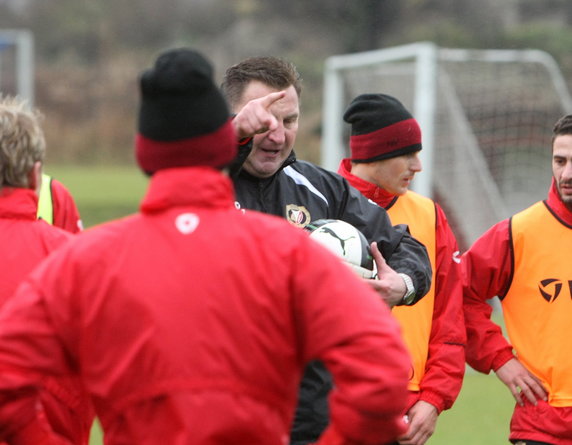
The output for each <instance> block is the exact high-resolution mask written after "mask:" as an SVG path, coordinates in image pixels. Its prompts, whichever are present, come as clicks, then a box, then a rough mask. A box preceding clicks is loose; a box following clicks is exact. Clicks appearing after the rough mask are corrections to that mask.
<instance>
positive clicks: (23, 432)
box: [0, 282, 69, 445]
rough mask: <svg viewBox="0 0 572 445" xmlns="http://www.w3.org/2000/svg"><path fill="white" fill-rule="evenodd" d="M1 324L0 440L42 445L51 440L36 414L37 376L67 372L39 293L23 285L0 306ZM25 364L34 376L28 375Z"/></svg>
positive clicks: (38, 412) (39, 384)
mask: <svg viewBox="0 0 572 445" xmlns="http://www.w3.org/2000/svg"><path fill="white" fill-rule="evenodd" d="M0 324H1V326H2V329H1V330H0V340H1V341H0V440H6V439H8V438H9V440H10V443H18V444H30V445H31V444H36V443H46V444H47V443H51V442H50V441H49V440H50V436H53V437H54V439H53V440H54V441H56V440H57V437H56V435H55V433H53V431H52V430H51V428H50V426H49V425H48V423H47V422H46V417H45V415H44V412H43V411H42V410H39V409H38V406H39V404H38V401H39V400H40V388H41V387H42V385H43V381H44V380H43V377H42V374H43V373H47V372H48V370H49V371H53V370H58V371H59V372H60V373H61V374H66V373H69V370H67V369H66V366H65V364H66V363H67V360H66V356H65V352H64V351H63V349H62V348H61V346H60V345H59V344H58V341H57V335H56V333H55V332H54V330H53V328H52V325H51V323H50V317H49V315H48V313H47V311H46V307H45V305H44V302H43V300H42V298H41V296H40V292H38V291H37V290H36V289H35V288H34V287H33V286H32V285H31V284H29V283H28V282H24V284H23V285H22V286H20V287H19V289H18V291H17V292H16V293H15V295H14V297H13V298H11V299H10V300H9V301H8V302H7V303H6V305H5V306H4V307H3V310H2V312H1V314H0ZM30 361H31V362H33V363H34V365H35V366H34V368H33V369H34V370H35V371H36V372H31V369H32V368H31V367H30ZM54 443H58V442H54Z"/></svg>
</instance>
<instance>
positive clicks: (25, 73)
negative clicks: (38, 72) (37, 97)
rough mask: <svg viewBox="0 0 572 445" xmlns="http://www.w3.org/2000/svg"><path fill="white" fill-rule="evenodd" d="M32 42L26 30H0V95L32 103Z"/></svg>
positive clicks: (30, 35)
mask: <svg viewBox="0 0 572 445" xmlns="http://www.w3.org/2000/svg"><path fill="white" fill-rule="evenodd" d="M33 52H34V42H33V38H32V34H31V33H30V32H29V31H27V30H12V29H7V30H3V29H0V93H1V94H2V95H10V96H16V95H17V96H20V97H21V98H22V99H25V100H27V101H28V103H29V104H30V105H33V102H34V56H33Z"/></svg>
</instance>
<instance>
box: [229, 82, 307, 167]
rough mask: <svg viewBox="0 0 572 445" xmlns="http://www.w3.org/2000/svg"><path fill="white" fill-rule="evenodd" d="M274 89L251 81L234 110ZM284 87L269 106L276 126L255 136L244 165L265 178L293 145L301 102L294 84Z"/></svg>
mask: <svg viewBox="0 0 572 445" xmlns="http://www.w3.org/2000/svg"><path fill="white" fill-rule="evenodd" d="M276 91H279V90H275V89H274V88H271V87H269V86H268V85H265V84H263V83H262V82H258V81H253V82H251V83H250V84H249V85H248V86H247V87H246V89H245V90H244V94H243V95H242V100H241V101H240V103H238V104H237V106H236V107H234V110H233V111H234V112H238V111H239V110H240V109H242V107H244V105H246V104H247V103H248V102H249V101H251V100H253V99H258V98H260V97H263V96H266V95H267V94H270V93H274V92H276ZM285 91H286V96H285V97H283V98H282V99H280V100H278V101H277V102H274V103H273V104H272V105H271V107H270V112H271V113H272V114H273V115H274V117H275V118H276V120H277V121H278V127H277V128H276V129H275V130H270V131H267V132H265V133H261V134H257V135H255V136H254V140H253V143H252V151H251V152H250V155H249V156H248V158H247V159H246V161H245V162H244V165H243V168H244V169H245V170H246V171H247V172H248V173H250V174H251V175H253V176H256V177H258V178H268V177H270V176H272V175H273V174H274V173H276V172H277V171H278V169H279V168H280V166H281V165H282V164H283V163H284V161H285V160H286V158H287V157H288V156H289V155H290V153H291V152H292V149H293V148H294V142H295V140H296V134H297V132H298V118H299V116H300V106H299V100H298V95H297V94H296V90H295V89H294V87H293V86H290V87H288V88H287V89H286V90H285Z"/></svg>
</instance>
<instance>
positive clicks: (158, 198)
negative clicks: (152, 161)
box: [141, 167, 234, 213]
mask: <svg viewBox="0 0 572 445" xmlns="http://www.w3.org/2000/svg"><path fill="white" fill-rule="evenodd" d="M233 203H234V192H233V188H232V183H231V181H230V179H229V178H228V177H227V176H225V175H223V174H222V173H221V172H220V171H219V170H216V169H214V168H210V167H184V168H169V169H164V170H159V171H158V172H157V173H155V174H154V175H153V176H152V177H151V182H150V184H149V188H148V189H147V193H146V195H145V198H144V199H143V202H142V203H141V211H142V212H143V213H152V212H159V211H162V210H166V209H168V208H171V207H178V206H188V205H194V206H197V207H203V208H205V207H210V208H215V207H232V206H233V205H234V204H233Z"/></svg>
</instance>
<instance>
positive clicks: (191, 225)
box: [175, 213, 199, 235]
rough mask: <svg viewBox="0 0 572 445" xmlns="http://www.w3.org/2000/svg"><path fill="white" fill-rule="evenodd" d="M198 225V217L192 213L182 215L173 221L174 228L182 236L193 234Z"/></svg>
mask: <svg viewBox="0 0 572 445" xmlns="http://www.w3.org/2000/svg"><path fill="white" fill-rule="evenodd" d="M198 225H199V217H198V216H197V215H195V214H194V213H182V214H180V215H179V216H177V219H175V226H176V227H177V230H178V231H179V232H181V233H182V234H183V235H188V234H189V233H192V232H194V231H195V229H196V228H197V226H198Z"/></svg>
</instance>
